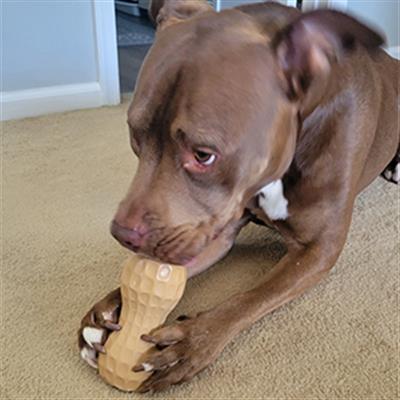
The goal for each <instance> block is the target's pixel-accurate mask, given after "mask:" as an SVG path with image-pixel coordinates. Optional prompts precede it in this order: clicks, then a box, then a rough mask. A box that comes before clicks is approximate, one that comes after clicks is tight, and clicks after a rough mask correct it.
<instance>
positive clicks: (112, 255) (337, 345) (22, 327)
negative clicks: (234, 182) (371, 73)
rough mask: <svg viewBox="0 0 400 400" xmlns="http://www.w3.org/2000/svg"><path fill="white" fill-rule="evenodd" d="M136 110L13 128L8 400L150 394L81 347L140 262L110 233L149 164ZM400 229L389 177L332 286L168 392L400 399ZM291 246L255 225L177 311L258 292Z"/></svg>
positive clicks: (361, 217) (8, 187)
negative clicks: (85, 332) (126, 386)
mask: <svg viewBox="0 0 400 400" xmlns="http://www.w3.org/2000/svg"><path fill="white" fill-rule="evenodd" d="M126 108H127V104H126V103H125V104H123V105H122V106H119V107H113V108H102V109H97V110H88V111H78V112H72V113H66V114H58V115H52V116H47V117H41V118H34V119H27V120H22V121H16V122H7V123H5V124H3V144H4V149H3V155H4V161H3V167H4V172H3V189H4V192H3V195H2V199H3V200H4V201H3V223H4V225H3V230H2V233H3V245H4V247H3V250H4V252H3V264H2V267H3V269H2V288H1V294H2V296H1V300H2V312H1V316H2V325H3V329H4V332H3V333H4V335H3V337H2V352H1V356H0V357H1V360H2V377H3V382H2V393H1V396H2V397H1V398H6V399H44V398H46V399H78V398H79V399H112V398H120V399H128V398H130V399H133V398H137V397H140V396H136V395H133V394H124V393H121V392H119V391H117V390H114V389H112V388H110V387H108V386H107V385H106V384H104V383H103V382H102V381H101V380H100V378H99V377H98V376H97V375H96V373H95V371H94V370H93V369H91V368H89V367H88V366H87V365H86V364H84V363H83V362H82V361H81V360H80V358H79V356H78V349H77V343H76V330H77V328H78V326H79V322H80V319H81V317H82V316H83V314H84V313H85V312H86V311H87V309H88V307H89V306H91V304H92V303H93V302H95V301H96V300H97V299H99V298H100V297H101V296H103V295H104V294H105V293H106V292H107V291H109V290H111V289H113V288H114V287H116V286H117V282H118V274H119V264H120V263H121V262H122V261H123V260H124V258H125V256H126V251H125V250H124V249H122V248H121V247H119V246H118V245H117V243H116V242H115V241H114V240H113V239H112V238H111V236H110V235H109V233H108V225H109V221H110V218H111V217H112V215H113V212H114V210H115V208H116V205H117V202H118V201H119V200H120V199H121V197H122V195H123V194H124V192H125V190H126V188H127V185H128V183H129V181H130V179H131V177H132V174H133V172H134V170H135V165H136V164H135V159H134V157H133V155H132V154H131V152H130V149H129V145H128V135H127V128H126V126H125V112H126ZM398 222H399V189H398V188H397V187H395V186H394V185H391V184H388V183H386V182H385V181H384V180H383V179H381V178H379V179H377V180H376V181H375V183H374V184H373V185H372V186H371V187H369V188H368V190H367V191H366V192H365V193H364V194H362V195H361V196H360V198H359V199H358V202H357V205H356V210H355V213H354V218H353V224H352V229H351V234H350V236H349V239H348V244H347V246H346V249H345V251H344V253H343V254H342V256H341V258H340V260H339V262H338V263H337V266H336V268H335V269H334V270H333V271H332V273H331V274H330V276H329V278H328V279H326V280H325V281H324V282H323V283H321V284H320V285H319V286H318V287H317V288H315V289H313V290H311V291H310V292H308V293H307V294H306V295H305V296H303V297H302V298H300V299H298V300H296V301H294V302H293V303H291V304H290V305H288V306H286V307H283V308H281V309H280V310H279V311H277V312H275V313H274V314H272V315H269V316H267V317H266V318H264V319H263V320H262V321H260V322H258V323H257V324H255V325H254V326H253V327H252V328H251V329H250V330H248V331H246V332H244V333H242V334H241V335H240V336H239V337H237V338H236V340H234V342H233V343H231V344H230V345H229V346H228V347H227V348H226V350H225V351H224V353H223V354H222V356H221V357H220V358H219V359H218V361H217V362H216V363H215V364H214V365H212V366H211V367H210V368H208V369H207V370H206V371H205V372H203V373H202V374H200V375H199V376H198V377H196V378H195V379H194V380H193V381H192V382H191V383H188V384H184V385H182V386H176V387H174V388H172V389H170V390H168V391H166V392H164V393H162V394H158V395H156V396H154V397H156V398H171V399H172V398H181V399H266V398H271V399H311V398H312V399H334V398H335V399H337V398H340V399H350V398H351V399H396V398H398V380H397V379H398V361H399V354H398V348H397V344H398V338H399V337H398V334H399V330H398V327H399V326H398V322H399V320H398V316H399V314H398V289H399V285H398V283H399V238H398V233H399V232H398V227H399V225H398ZM283 252H284V246H283V244H282V241H281V240H280V238H279V236H277V235H276V234H273V233H271V232H270V231H268V230H266V229H263V228H259V227H255V226H251V227H248V228H247V229H246V230H245V231H244V232H243V234H242V235H241V236H240V238H239V240H238V244H237V246H236V247H235V249H234V250H233V251H232V253H231V254H230V256H228V258H226V259H225V260H224V261H223V262H220V263H219V264H218V265H217V266H216V267H215V268H213V269H212V270H210V271H208V272H206V273H204V274H203V275H201V276H199V277H197V278H195V279H194V280H193V281H191V282H190V283H189V285H188V288H187V291H186V294H185V297H184V299H183V301H182V302H181V303H180V305H179V306H178V309H177V310H175V312H174V315H175V316H176V315H177V314H178V313H184V312H192V311H198V310H203V309H206V308H207V307H210V306H212V305H214V304H217V303H218V302H220V301H222V300H223V299H225V298H226V297H227V296H230V295H231V294H233V293H235V292H238V291H241V290H244V289H246V288H250V287H252V286H254V285H255V284H257V282H258V281H259V280H260V279H261V278H262V276H263V274H264V272H265V271H266V270H268V269H269V268H271V267H272V266H273V264H274V263H275V262H276V261H277V260H278V258H279V257H280V256H281V255H282V254H283ZM141 397H142V398H145V397H146V396H141Z"/></svg>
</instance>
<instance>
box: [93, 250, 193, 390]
mask: <svg viewBox="0 0 400 400" xmlns="http://www.w3.org/2000/svg"><path fill="white" fill-rule="evenodd" d="M186 280H187V273H186V268H184V267H181V266H176V265H170V264H161V263H158V262H157V261H153V260H150V259H147V258H144V257H140V256H136V255H135V256H133V257H132V258H130V259H128V260H127V261H126V262H125V264H124V265H123V270H122V275H121V298H122V309H121V315H120V319H119V323H120V325H121V326H122V328H121V330H120V331H117V332H113V333H112V334H111V335H110V336H109V338H108V339H107V341H106V343H105V346H104V347H105V351H106V354H100V355H99V359H98V365H99V372H100V375H101V377H102V378H103V379H104V380H105V381H106V382H108V383H109V384H111V385H113V386H115V387H117V388H118V389H121V390H124V391H133V390H136V389H137V388H138V387H139V386H140V384H141V383H142V382H143V381H144V380H146V379H147V378H148V377H149V375H150V373H149V372H145V371H144V372H133V371H132V368H133V367H134V366H135V365H136V364H139V363H140V361H141V359H143V358H142V357H143V355H144V353H146V352H147V351H148V350H149V349H150V348H151V347H152V346H153V345H152V344H150V343H147V342H144V341H143V340H141V339H140V336H141V335H142V334H147V333H149V332H150V331H151V330H152V329H154V328H157V327H158V326H160V325H161V324H163V323H164V322H165V320H166V318H167V316H168V314H169V313H170V312H171V311H172V310H173V309H174V308H175V306H176V304H177V303H178V301H179V300H180V299H181V297H182V295H183V291H184V289H185V285H186Z"/></svg>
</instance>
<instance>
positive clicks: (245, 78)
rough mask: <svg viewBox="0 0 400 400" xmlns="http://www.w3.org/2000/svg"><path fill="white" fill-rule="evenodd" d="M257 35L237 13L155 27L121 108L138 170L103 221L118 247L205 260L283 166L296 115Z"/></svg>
mask: <svg viewBox="0 0 400 400" xmlns="http://www.w3.org/2000/svg"><path fill="white" fill-rule="evenodd" d="M232 19H233V21H232ZM267 40H268V38H267V37H265V36H264V35H262V34H261V33H260V31H259V30H258V28H257V26H256V25H255V24H254V23H252V21H251V20H250V18H248V17H247V16H246V15H244V14H243V15H242V14H241V13H238V12H236V13H232V15H229V13H227V15H224V14H220V15H218V14H216V13H213V12H206V13H205V14H204V16H203V15H202V16H198V17H196V18H193V19H191V20H188V21H185V22H180V23H176V24H173V25H169V26H166V27H163V29H161V30H159V31H158V34H157V39H156V42H155V44H154V45H153V47H152V49H151V50H150V53H149V54H148V56H147V58H146V60H145V63H144V65H143V67H142V71H141V74H140V77H139V79H138V82H137V85H136V90H135V93H134V98H133V101H132V104H131V106H130V109H129V112H128V124H129V130H130V139H131V144H132V148H133V151H134V152H135V154H136V155H137V156H138V158H139V167H138V170H137V172H136V175H135V177H134V179H133V182H132V185H131V187H130V189H129V191H128V194H127V196H126V197H125V199H124V200H123V201H122V202H121V203H120V205H119V209H118V211H117V214H116V216H115V219H114V223H113V228H112V232H113V234H114V235H115V236H116V237H117V238H118V240H120V242H121V243H122V244H123V245H125V246H127V247H128V248H130V249H132V250H134V251H141V252H143V253H146V254H148V255H150V256H152V257H157V258H159V259H161V260H164V261H168V262H172V263H177V264H189V265H196V264H197V263H198V262H199V259H198V258H199V255H200V254H201V257H200V258H201V259H202V264H209V263H210V262H214V261H215V258H218V256H222V255H223V254H225V252H226V251H227V249H229V247H230V245H231V244H232V242H233V239H234V236H235V233H236V232H237V231H238V229H237V227H238V224H240V219H241V217H242V215H243V213H244V209H245V207H246V204H247V203H248V201H249V200H250V199H251V198H252V197H253V196H254V195H255V194H256V192H257V191H258V190H259V189H260V188H261V187H262V186H263V185H264V184H265V183H267V182H268V181H271V180H273V179H274V177H275V178H278V177H280V176H281V175H282V174H283V172H284V171H285V169H286V168H287V167H288V164H289V162H290V157H291V155H292V153H293V148H294V142H295V139H294V138H295V132H296V123H295V121H296V119H295V118H294V117H295V114H294V109H293V107H292V106H291V104H290V102H288V100H287V98H286V96H285V95H284V93H283V91H282V90H281V88H280V87H279V85H278V83H277V82H278V80H277V77H276V76H275V75H276V74H277V71H276V66H275V62H274V57H273V55H272V53H271V52H269V51H268V48H267V46H266V41H267ZM121 227H122V229H121ZM129 231H131V232H129ZM132 231H134V233H133V234H132ZM121 232H122V235H121ZM222 238H223V240H221V239H222ZM121 239H122V240H121ZM217 241H220V242H221V245H220V247H221V248H220V249H214V251H213V252H210V251H209V248H210V246H214V247H215V244H213V242H217ZM207 253H209V256H210V258H212V260H211V259H208V258H209V257H207ZM211 253H213V254H211ZM218 253H220V254H218Z"/></svg>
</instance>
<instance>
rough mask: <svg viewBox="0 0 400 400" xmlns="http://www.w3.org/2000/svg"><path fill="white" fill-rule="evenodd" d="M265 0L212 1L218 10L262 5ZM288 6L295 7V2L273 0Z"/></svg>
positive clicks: (294, 0)
mask: <svg viewBox="0 0 400 400" xmlns="http://www.w3.org/2000/svg"><path fill="white" fill-rule="evenodd" d="M265 1H266V0H214V3H215V5H218V6H219V9H220V10H223V9H225V8H231V7H236V6H240V5H242V4H252V3H263V2H265ZM274 1H278V2H280V3H283V4H286V5H288V6H295V5H296V0H274Z"/></svg>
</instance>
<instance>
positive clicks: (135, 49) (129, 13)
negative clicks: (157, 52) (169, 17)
mask: <svg viewBox="0 0 400 400" xmlns="http://www.w3.org/2000/svg"><path fill="white" fill-rule="evenodd" d="M148 4H149V2H148V1H143V0H116V1H115V18H116V28H117V45H118V62H119V82H120V91H121V94H124V93H132V91H133V89H134V87H135V83H136V78H137V76H138V73H139V70H140V67H141V65H142V63H143V60H144V58H145V56H146V54H147V52H148V50H149V48H150V46H151V45H152V43H153V41H154V35H155V29H154V26H153V24H152V22H151V21H150V18H149V16H148V11H147V9H148Z"/></svg>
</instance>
